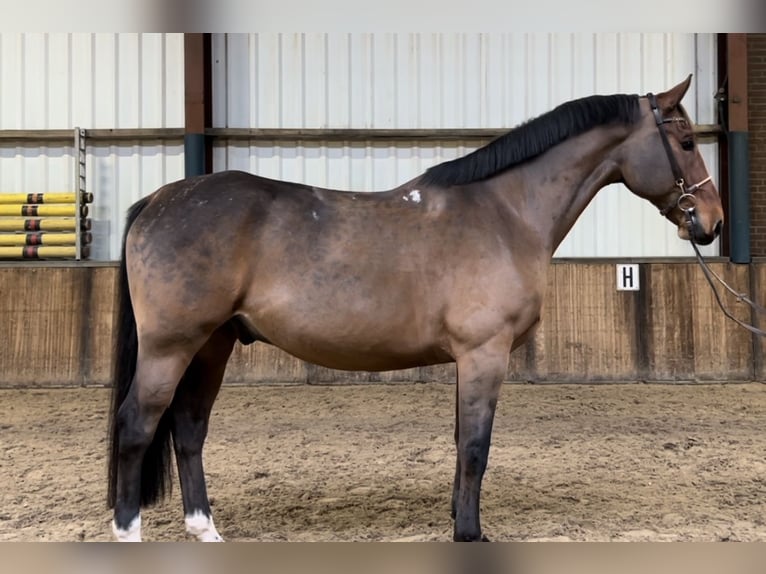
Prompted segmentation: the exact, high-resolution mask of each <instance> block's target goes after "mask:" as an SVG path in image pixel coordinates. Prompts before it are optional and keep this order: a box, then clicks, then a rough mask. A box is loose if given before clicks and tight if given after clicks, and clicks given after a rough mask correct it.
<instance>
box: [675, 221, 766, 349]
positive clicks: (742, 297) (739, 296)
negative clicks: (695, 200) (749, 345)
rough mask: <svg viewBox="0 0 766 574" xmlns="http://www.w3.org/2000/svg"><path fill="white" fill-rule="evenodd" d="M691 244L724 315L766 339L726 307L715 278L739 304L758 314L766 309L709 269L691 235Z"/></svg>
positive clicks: (764, 334) (764, 332) (765, 311)
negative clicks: (743, 304) (746, 305)
mask: <svg viewBox="0 0 766 574" xmlns="http://www.w3.org/2000/svg"><path fill="white" fill-rule="evenodd" d="M686 213H687V217H691V213H690V211H688V212H686ZM690 242H691V244H692V247H693V248H694V253H695V254H696V255H697V262H698V263H699V265H700V267H701V268H702V274H703V275H704V276H705V279H707V282H708V285H710V289H712V290H713V295H715V300H716V302H717V303H718V306H719V307H720V308H721V311H723V314H724V315H726V316H727V317H728V318H729V319H731V320H732V321H734V322H735V323H737V324H738V325H739V326H740V327H744V328H745V329H747V330H748V331H750V332H751V333H754V334H756V335H758V336H759V337H766V331H764V330H762V329H759V328H758V327H755V326H754V325H750V324H749V323H745V322H744V321H741V320H740V319H737V318H736V317H735V316H734V315H732V314H731V312H730V311H729V310H728V309H727V308H726V307H725V306H724V304H723V301H722V300H721V295H720V293H719V292H718V289H716V286H715V284H714V283H713V278H715V279H716V280H717V281H718V282H719V283H720V284H721V285H723V286H724V287H725V288H726V290H727V291H729V293H731V294H732V295H734V296H735V297H736V298H737V301H738V302H744V303H747V304H748V305H749V306H750V307H751V308H752V309H753V310H755V311H756V312H757V313H764V314H766V308H764V307H763V306H762V305H759V304H758V303H756V302H755V301H753V300H751V299H750V298H749V297H748V296H747V295H745V294H744V293H739V292H737V291H736V290H734V289H733V288H732V287H731V286H730V285H729V284H728V283H726V281H724V280H723V279H721V277H719V276H718V274H717V273H716V272H715V271H713V270H712V269H710V267H708V264H707V263H706V262H705V260H704V259H703V258H702V254H701V253H700V250H699V248H698V247H697V243H696V242H695V241H694V236H693V235H691V234H690Z"/></svg>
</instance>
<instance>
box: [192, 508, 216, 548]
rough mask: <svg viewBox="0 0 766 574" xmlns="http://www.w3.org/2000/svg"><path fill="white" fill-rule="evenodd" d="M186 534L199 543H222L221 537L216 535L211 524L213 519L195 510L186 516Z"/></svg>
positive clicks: (213, 525)
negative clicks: (195, 538) (193, 537)
mask: <svg viewBox="0 0 766 574" xmlns="http://www.w3.org/2000/svg"><path fill="white" fill-rule="evenodd" d="M185 521H186V532H188V533H189V534H191V535H192V536H196V537H197V540H199V541H200V542H223V537H222V536H221V535H220V534H218V531H217V530H216V529H215V524H213V517H212V516H208V515H207V514H205V513H204V512H202V511H201V510H195V511H194V512H193V513H192V514H187V515H186V520H185Z"/></svg>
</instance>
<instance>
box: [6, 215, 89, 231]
mask: <svg viewBox="0 0 766 574" xmlns="http://www.w3.org/2000/svg"><path fill="white" fill-rule="evenodd" d="M81 223H82V229H83V230H85V231H87V230H89V229H90V228H91V220H90V219H83V220H82V221H81ZM76 224H77V223H76V221H75V219H74V218H73V217H58V218H54V219H45V218H41V219H26V218H24V217H0V231H74V230H75V225H76Z"/></svg>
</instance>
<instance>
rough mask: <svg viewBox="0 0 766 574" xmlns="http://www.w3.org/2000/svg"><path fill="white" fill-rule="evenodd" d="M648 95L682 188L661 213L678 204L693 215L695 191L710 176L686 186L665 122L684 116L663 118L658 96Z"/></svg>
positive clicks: (675, 120) (671, 165)
mask: <svg viewBox="0 0 766 574" xmlns="http://www.w3.org/2000/svg"><path fill="white" fill-rule="evenodd" d="M646 97H647V98H648V100H649V105H650V106H651V108H652V114H654V121H655V122H656V124H657V129H658V130H659V131H660V139H661V140H662V146H663V147H664V148H665V154H666V155H667V156H668V160H669V161H670V169H671V171H672V172H673V178H674V179H675V180H676V186H677V187H678V188H679V189H680V190H681V192H680V194H679V195H678V198H677V199H676V202H675V203H671V204H670V205H668V206H667V207H664V208H662V209H661V210H660V213H661V214H662V215H663V216H666V215H667V214H668V213H670V212H671V211H672V210H673V209H674V208H675V207H676V206H678V208H679V209H680V210H681V211H683V212H684V213H686V214H687V215H691V212H692V211H694V206H695V205H696V203H697V198H696V197H695V196H694V192H695V191H697V190H698V189H699V188H700V187H702V186H703V185H705V184H706V183H707V182H709V181H710V179H711V178H710V176H707V177H706V178H705V179H703V180H702V181H700V182H698V183H695V184H694V185H692V186H691V187H686V182H685V181H684V176H683V173H682V172H681V167H680V166H679V165H678V161H677V160H676V156H675V154H674V153H673V148H671V147H670V141H669V140H668V133H667V131H666V130H665V124H669V123H672V122H677V121H681V120H682V119H683V118H668V119H663V117H662V112H661V111H660V108H659V106H658V105H657V97H656V96H655V95H654V94H653V93H651V92H649V93H648V94H646Z"/></svg>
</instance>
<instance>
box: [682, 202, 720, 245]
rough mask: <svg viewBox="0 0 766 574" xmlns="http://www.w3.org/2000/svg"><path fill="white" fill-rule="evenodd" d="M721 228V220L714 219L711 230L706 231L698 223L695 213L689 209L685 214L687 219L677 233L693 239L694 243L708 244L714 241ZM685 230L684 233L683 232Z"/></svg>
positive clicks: (684, 237)
mask: <svg viewBox="0 0 766 574" xmlns="http://www.w3.org/2000/svg"><path fill="white" fill-rule="evenodd" d="M722 229H723V220H720V219H719V220H718V221H716V223H715V225H713V228H712V230H710V231H706V230H705V229H704V228H703V226H702V224H701V223H700V221H699V219H698V218H697V216H696V214H695V213H694V211H693V210H691V211H690V212H689V213H688V214H687V221H686V224H685V225H682V226H681V228H680V229H679V235H680V236H681V237H682V238H683V239H687V240H692V239H693V240H694V242H695V243H697V244H698V245H710V244H711V243H712V242H713V241H715V239H716V237H718V236H719V235H720V234H721V230H722ZM683 232H685V233H683Z"/></svg>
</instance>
